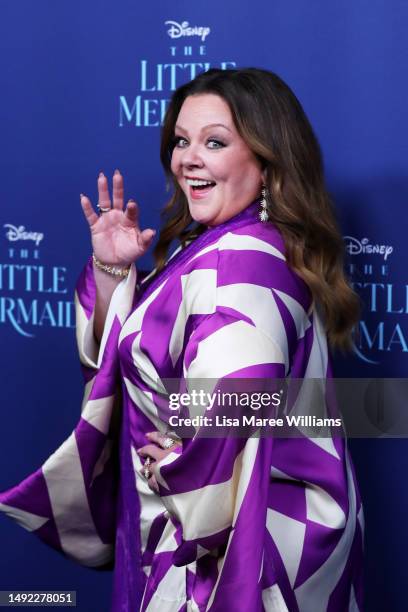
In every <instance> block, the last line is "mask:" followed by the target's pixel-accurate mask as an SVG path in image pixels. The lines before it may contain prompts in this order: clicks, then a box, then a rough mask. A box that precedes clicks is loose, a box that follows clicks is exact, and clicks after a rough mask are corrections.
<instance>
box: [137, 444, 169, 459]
mask: <svg viewBox="0 0 408 612" xmlns="http://www.w3.org/2000/svg"><path fill="white" fill-rule="evenodd" d="M137 454H138V455H139V456H140V457H147V456H149V457H153V459H154V460H155V461H160V460H161V459H163V457H165V456H166V454H167V453H165V452H164V451H163V449H162V448H159V447H158V446H156V445H155V444H146V446H142V448H139V449H138V450H137Z"/></svg>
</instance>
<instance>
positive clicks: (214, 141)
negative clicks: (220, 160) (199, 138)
mask: <svg viewBox="0 0 408 612" xmlns="http://www.w3.org/2000/svg"><path fill="white" fill-rule="evenodd" d="M207 145H208V148H209V149H221V148H222V147H225V144H224V143H223V142H221V140H218V138H209V139H208V140H207Z"/></svg>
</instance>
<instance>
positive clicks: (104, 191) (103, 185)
mask: <svg viewBox="0 0 408 612" xmlns="http://www.w3.org/2000/svg"><path fill="white" fill-rule="evenodd" d="M98 205H99V206H101V207H102V208H110V207H111V201H110V196H109V189H108V179H107V178H106V176H105V175H104V173H103V172H100V173H99V176H98Z"/></svg>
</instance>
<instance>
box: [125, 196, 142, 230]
mask: <svg viewBox="0 0 408 612" xmlns="http://www.w3.org/2000/svg"><path fill="white" fill-rule="evenodd" d="M125 224H126V225H128V226H130V227H136V228H139V207H138V205H137V204H136V202H135V201H134V200H129V202H128V203H127V206H126V210H125Z"/></svg>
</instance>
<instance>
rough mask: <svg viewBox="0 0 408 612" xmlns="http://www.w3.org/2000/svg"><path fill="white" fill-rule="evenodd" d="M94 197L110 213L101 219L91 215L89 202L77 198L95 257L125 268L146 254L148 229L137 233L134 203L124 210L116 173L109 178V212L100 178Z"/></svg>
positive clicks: (103, 180) (149, 238)
mask: <svg viewBox="0 0 408 612" xmlns="http://www.w3.org/2000/svg"><path fill="white" fill-rule="evenodd" d="M98 194H99V204H100V206H101V207H103V208H109V209H110V210H109V212H105V213H103V214H101V216H98V215H97V214H96V213H95V211H94V209H93V207H92V204H91V202H90V200H89V198H87V197H86V196H81V205H82V209H83V211H84V214H85V217H86V219H87V221H88V224H89V226H90V230H91V237H92V247H93V251H94V253H95V256H96V257H97V259H99V260H101V261H103V262H104V263H107V264H111V265H126V266H127V265H129V264H130V263H132V262H133V261H135V260H136V259H138V258H139V257H141V256H142V255H143V254H144V253H145V252H146V250H147V249H148V247H149V246H150V244H151V242H152V239H153V236H154V234H155V232H154V230H152V229H146V230H143V231H141V230H140V227H139V223H138V208H137V204H136V202H134V201H129V202H128V205H127V207H126V209H125V208H124V199H123V178H122V176H121V174H120V173H119V172H115V174H114V176H113V192H112V194H113V208H111V200H110V195H109V190H108V181H107V179H106V177H105V176H104V175H103V174H101V175H100V176H99V178H98Z"/></svg>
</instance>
